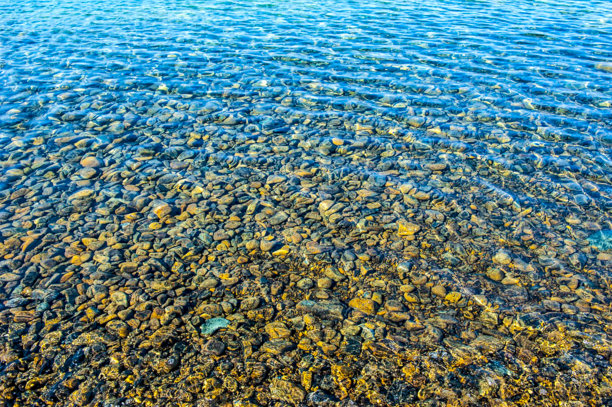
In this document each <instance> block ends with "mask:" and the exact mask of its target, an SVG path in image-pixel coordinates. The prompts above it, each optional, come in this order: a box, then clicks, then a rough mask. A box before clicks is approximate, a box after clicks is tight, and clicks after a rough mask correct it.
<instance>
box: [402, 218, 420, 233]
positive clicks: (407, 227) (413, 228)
mask: <svg viewBox="0 0 612 407" xmlns="http://www.w3.org/2000/svg"><path fill="white" fill-rule="evenodd" d="M419 230H421V227H420V226H419V225H417V224H416V223H412V222H407V221H404V220H401V221H399V222H398V230H397V233H398V235H400V236H413V235H414V234H416V233H418V231H419Z"/></svg>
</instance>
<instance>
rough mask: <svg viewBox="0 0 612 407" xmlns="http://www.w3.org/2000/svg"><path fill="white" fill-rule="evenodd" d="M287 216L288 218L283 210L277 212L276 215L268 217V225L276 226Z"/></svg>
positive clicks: (287, 216)
mask: <svg viewBox="0 0 612 407" xmlns="http://www.w3.org/2000/svg"><path fill="white" fill-rule="evenodd" d="M288 218H289V215H287V214H286V213H285V212H279V213H277V214H276V215H274V216H272V217H271V218H270V219H268V222H270V225H272V226H276V225H280V224H281V223H283V222H284V221H286V220H287V219H288Z"/></svg>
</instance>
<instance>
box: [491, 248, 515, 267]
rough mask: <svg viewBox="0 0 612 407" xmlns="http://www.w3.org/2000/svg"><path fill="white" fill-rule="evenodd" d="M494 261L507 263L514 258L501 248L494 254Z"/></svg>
mask: <svg viewBox="0 0 612 407" xmlns="http://www.w3.org/2000/svg"><path fill="white" fill-rule="evenodd" d="M493 261H494V262H495V263H497V264H502V265H507V264H510V262H511V261H512V258H511V257H510V255H509V254H508V253H507V252H505V251H503V250H500V251H498V252H497V253H496V254H495V256H493Z"/></svg>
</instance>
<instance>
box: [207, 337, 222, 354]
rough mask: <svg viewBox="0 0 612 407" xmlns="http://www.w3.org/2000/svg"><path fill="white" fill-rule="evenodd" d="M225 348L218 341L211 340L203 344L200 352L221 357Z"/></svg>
mask: <svg viewBox="0 0 612 407" xmlns="http://www.w3.org/2000/svg"><path fill="white" fill-rule="evenodd" d="M225 348H226V346H225V343H223V342H221V341H219V340H215V339H211V340H209V341H208V342H206V343H205V344H204V346H203V347H202V352H204V353H205V354H207V355H212V356H221V355H222V354H223V352H225Z"/></svg>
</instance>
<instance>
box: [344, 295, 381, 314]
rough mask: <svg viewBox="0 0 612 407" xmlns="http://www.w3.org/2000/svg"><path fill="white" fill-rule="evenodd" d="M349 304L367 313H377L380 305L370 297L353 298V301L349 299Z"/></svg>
mask: <svg viewBox="0 0 612 407" xmlns="http://www.w3.org/2000/svg"><path fill="white" fill-rule="evenodd" d="M348 305H349V307H351V308H354V309H356V310H357V311H360V312H363V313H364V314H367V315H374V314H376V309H377V307H378V304H376V302H374V301H373V300H371V299H369V298H353V299H352V300H351V301H349V304H348Z"/></svg>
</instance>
